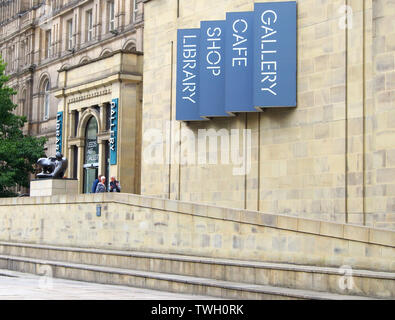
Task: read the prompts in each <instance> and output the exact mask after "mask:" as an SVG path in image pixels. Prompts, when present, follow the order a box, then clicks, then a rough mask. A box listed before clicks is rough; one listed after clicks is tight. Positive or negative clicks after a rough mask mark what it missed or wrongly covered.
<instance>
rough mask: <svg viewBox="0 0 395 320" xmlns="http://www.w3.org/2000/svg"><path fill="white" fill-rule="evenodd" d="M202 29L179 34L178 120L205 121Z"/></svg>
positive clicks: (181, 31)
mask: <svg viewBox="0 0 395 320" xmlns="http://www.w3.org/2000/svg"><path fill="white" fill-rule="evenodd" d="M199 48H200V29H181V30H178V34H177V96H176V103H177V108H176V120H183V121H193V120H203V119H202V118H201V117H200V115H199V95H200V89H199V63H200V59H199V53H200V52H199Z"/></svg>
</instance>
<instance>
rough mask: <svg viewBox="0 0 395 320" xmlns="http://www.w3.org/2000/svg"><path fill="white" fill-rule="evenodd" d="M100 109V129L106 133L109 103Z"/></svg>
mask: <svg viewBox="0 0 395 320" xmlns="http://www.w3.org/2000/svg"><path fill="white" fill-rule="evenodd" d="M99 108H100V129H101V131H102V132H104V131H106V120H107V119H106V114H107V113H106V112H107V103H102V104H99Z"/></svg>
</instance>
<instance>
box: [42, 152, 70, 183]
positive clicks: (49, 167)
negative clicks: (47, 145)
mask: <svg viewBox="0 0 395 320" xmlns="http://www.w3.org/2000/svg"><path fill="white" fill-rule="evenodd" d="M37 164H38V165H39V166H40V167H41V168H42V172H41V173H39V174H37V176H36V177H37V178H38V179H43V178H53V179H62V178H63V176H64V174H65V172H66V170H67V166H68V161H67V158H66V157H63V155H62V154H61V153H60V152H56V156H55V157H49V158H40V159H38V161H37Z"/></svg>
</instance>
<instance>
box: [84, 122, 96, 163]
mask: <svg viewBox="0 0 395 320" xmlns="http://www.w3.org/2000/svg"><path fill="white" fill-rule="evenodd" d="M97 132H98V125H97V121H96V118H95V117H93V116H92V117H91V118H90V119H89V121H88V123H87V125H86V131H85V164H97V163H98V162H99V145H98V143H97Z"/></svg>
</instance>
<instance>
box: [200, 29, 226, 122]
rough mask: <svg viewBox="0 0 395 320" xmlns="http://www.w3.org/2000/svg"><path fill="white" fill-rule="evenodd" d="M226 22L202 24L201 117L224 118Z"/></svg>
mask: <svg viewBox="0 0 395 320" xmlns="http://www.w3.org/2000/svg"><path fill="white" fill-rule="evenodd" d="M225 31H226V21H202V22H201V23H200V61H201V63H200V108H199V110H200V116H202V117H224V116H229V114H227V113H226V112H225V34H226V32H225Z"/></svg>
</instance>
